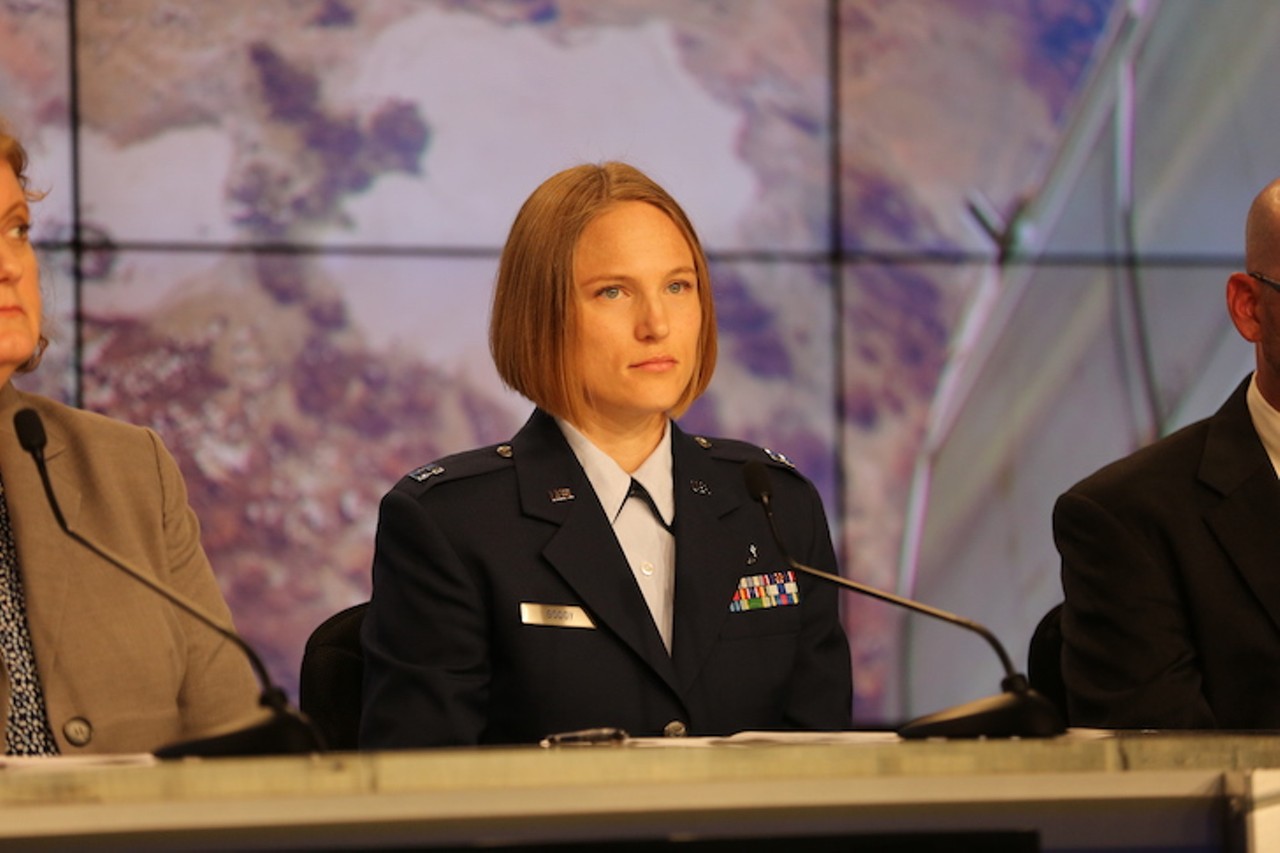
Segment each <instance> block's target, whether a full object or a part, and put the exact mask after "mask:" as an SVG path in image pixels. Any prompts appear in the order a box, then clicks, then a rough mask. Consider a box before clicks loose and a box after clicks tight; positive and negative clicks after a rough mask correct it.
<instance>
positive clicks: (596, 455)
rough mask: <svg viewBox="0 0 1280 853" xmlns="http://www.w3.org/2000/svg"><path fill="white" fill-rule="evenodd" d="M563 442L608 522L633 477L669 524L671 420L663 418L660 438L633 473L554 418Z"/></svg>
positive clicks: (671, 518)
mask: <svg viewBox="0 0 1280 853" xmlns="http://www.w3.org/2000/svg"><path fill="white" fill-rule="evenodd" d="M556 423H557V424H558V425H559V426H560V431H561V432H562V433H564V438H565V441H567V442H569V447H570V449H571V450H573V455H574V456H576V457H577V458H578V464H579V465H581V466H582V470H583V471H584V472H585V473H586V475H587V479H588V480H589V481H590V482H591V488H592V489H594V490H595V493H596V497H598V498H599V499H600V506H602V507H603V508H604V511H605V515H607V516H608V517H609V521H610V522H611V523H612V522H613V521H615V520H616V519H617V517H618V513H619V512H621V511H622V504H623V503H624V502H625V501H626V500H627V493H628V492H629V491H630V490H631V479H632V478H633V477H634V478H635V479H636V480H637V481H639V483H640V485H642V486H644V487H645V490H646V491H648V492H649V496H650V497H652V498H653V502H654V504H655V505H656V506H657V507H658V512H659V513H660V514H661V515H662V520H663V521H664V522H666V524H667V525H668V526H670V525H671V524H672V523H673V521H674V520H675V515H676V506H675V487H674V485H673V482H672V468H671V422H670V421H667V422H666V424H665V425H664V427H663V430H662V439H661V440H660V441H659V442H658V446H657V447H655V448H654V449H653V452H652V453H650V454H649V456H648V457H647V458H646V459H645V460H644V462H642V463H640V467H639V468H637V469H636V470H635V473H634V474H628V473H627V472H626V471H624V470H622V466H621V465H619V464H618V463H617V462H615V461H613V457H611V456H609V454H607V453H605V452H604V451H603V450H601V449H600V448H598V447H596V446H595V444H593V443H592V442H591V439H589V438H587V437H586V436H585V435H583V434H582V432H581V431H579V430H578V429H577V428H576V427H575V426H574V425H573V424H571V423H569V422H568V421H566V420H563V419H561V418H556Z"/></svg>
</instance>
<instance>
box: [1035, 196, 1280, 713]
mask: <svg viewBox="0 0 1280 853" xmlns="http://www.w3.org/2000/svg"><path fill="white" fill-rule="evenodd" d="M1245 231H1246V234H1245V260H1246V269H1247V271H1246V272H1237V273H1234V274H1232V275H1231V277H1230V278H1229V279H1228V280H1227V288H1226V297H1227V299H1226V301H1227V310H1228V313H1229V314H1230V317H1231V320H1232V322H1233V323H1234V324H1235V327H1236V329H1237V330H1238V331H1239V332H1240V334H1241V336H1242V337H1244V339H1245V340H1246V341H1248V342H1250V343H1252V344H1253V345H1254V350H1255V353H1256V363H1257V367H1256V370H1255V372H1254V373H1253V375H1252V377H1251V378H1249V379H1246V380H1245V381H1244V382H1243V383H1241V385H1240V386H1239V387H1238V388H1237V389H1236V391H1235V392H1234V393H1233V394H1232V395H1231V396H1230V397H1229V398H1228V399H1227V401H1226V402H1225V403H1224V404H1223V405H1222V408H1220V409H1219V410H1218V412H1217V413H1216V414H1214V415H1213V416H1212V417H1210V418H1207V419H1206V420H1203V421H1200V422H1198V423H1195V424H1192V425H1190V426H1188V427H1186V428H1184V429H1182V430H1180V431H1178V432H1176V433H1174V434H1173V435H1170V436H1168V437H1167V438H1164V439H1162V440H1161V441H1158V442H1156V443H1155V444H1152V445H1151V446H1149V447H1146V448H1144V449H1142V450H1139V451H1138V452H1136V453H1134V454H1133V455H1131V456H1129V457H1127V458H1125V459H1122V460H1120V461H1118V462H1115V463H1113V464H1111V465H1108V466H1107V467H1105V468H1103V469H1102V470H1101V471H1099V472H1097V473H1096V474H1094V475H1093V476H1091V477H1089V478H1088V479H1086V480H1084V481H1083V482H1081V483H1078V484H1077V485H1075V486H1074V487H1072V488H1071V489H1070V490H1069V491H1068V492H1067V493H1066V494H1064V495H1062V496H1061V497H1060V498H1059V499H1058V502H1057V505H1056V506H1055V508H1054V514H1053V527H1054V539H1055V542H1056V544H1057V546H1058V551H1059V552H1060V554H1061V555H1062V580H1063V588H1064V590H1065V593H1066V603H1065V606H1064V608H1063V613H1062V632H1063V639H1064V647H1063V655H1062V664H1063V678H1064V680H1065V682H1066V688H1067V697H1068V708H1069V718H1070V722H1071V724H1072V725H1077V726H1097V727H1105V728H1232V729H1273V728H1276V727H1277V726H1280V479H1277V470H1278V469H1280V180H1277V181H1275V182H1272V183H1271V184H1270V185H1268V186H1267V187H1266V188H1265V189H1264V190H1263V191H1262V192H1261V193H1259V194H1258V196H1257V198H1256V199H1255V200H1254V202H1253V205H1252V207H1251V208H1250V210H1249V215H1248V221H1247V224H1246V229H1245Z"/></svg>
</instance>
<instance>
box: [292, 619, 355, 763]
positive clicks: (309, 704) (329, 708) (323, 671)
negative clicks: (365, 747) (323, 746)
mask: <svg viewBox="0 0 1280 853" xmlns="http://www.w3.org/2000/svg"><path fill="white" fill-rule="evenodd" d="M368 607H369V602H367V601H364V602H361V603H360V604H356V605H353V606H351V607H348V608H347V609H346V610H341V611H339V612H337V613H335V614H333V615H332V616H330V617H329V618H328V619H326V620H324V621H323V622H321V623H320V624H319V625H318V626H317V627H316V629H315V630H314V631H312V632H311V636H310V637H309V638H307V645H306V649H305V650H304V651H303V654H302V673H301V677H300V679H299V682H298V707H299V708H301V710H302V712H303V713H304V714H306V715H307V716H308V717H310V718H311V721H312V722H313V723H315V724H316V726H317V727H319V729H320V731H321V732H322V733H323V734H324V737H325V741H326V743H328V744H329V748H330V749H339V750H350V749H356V748H357V746H358V743H357V741H358V738H359V734H360V703H361V700H360V693H361V685H362V683H363V681H364V652H363V650H362V649H361V647H360V626H361V625H362V624H364V613H365V610H366V609H367V608H368Z"/></svg>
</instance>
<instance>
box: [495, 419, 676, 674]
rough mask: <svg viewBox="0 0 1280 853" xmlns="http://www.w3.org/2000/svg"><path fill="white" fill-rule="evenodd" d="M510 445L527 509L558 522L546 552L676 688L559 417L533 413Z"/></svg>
mask: <svg viewBox="0 0 1280 853" xmlns="http://www.w3.org/2000/svg"><path fill="white" fill-rule="evenodd" d="M512 447H513V448H514V451H515V454H514V461H515V464H516V477H517V479H518V481H519V488H520V503H521V507H522V509H523V511H524V512H525V514H526V515H530V516H533V517H535V518H541V519H544V520H546V521H550V522H552V523H554V524H557V525H559V527H560V529H559V530H558V531H557V532H556V533H555V535H554V536H552V538H551V539H550V541H549V542H548V543H547V545H546V547H545V549H544V550H543V557H545V558H546V560H547V561H548V562H549V563H550V564H551V566H552V567H553V568H554V569H555V570H556V572H557V573H559V575H560V576H561V577H562V578H563V579H564V581H565V583H567V584H569V586H571V587H572V588H573V590H574V592H575V593H577V594H578V596H579V597H580V598H581V599H582V602H583V604H585V605H586V607H587V609H588V610H589V611H590V613H591V615H592V617H593V618H595V620H596V622H597V625H598V627H599V628H601V629H602V630H607V631H610V632H612V633H613V634H615V635H616V636H617V637H618V638H619V639H620V640H621V641H622V642H623V643H625V644H626V645H627V646H628V647H629V648H631V650H632V651H634V652H635V653H636V654H637V655H639V656H640V657H641V658H642V659H643V660H644V661H646V662H647V663H648V664H649V666H651V667H652V668H653V669H654V670H655V671H656V672H657V673H658V675H659V676H661V677H662V679H663V680H664V681H666V682H667V684H668V685H669V686H671V688H672V689H673V690H676V689H677V687H676V685H677V681H676V677H675V670H674V668H673V667H672V664H671V658H670V656H669V655H668V654H667V650H666V647H665V646H664V645H663V644H662V637H661V636H660V635H659V634H658V629H657V627H656V626H655V625H654V623H653V618H652V617H651V616H650V615H649V606H648V605H647V604H646V603H645V601H644V596H643V595H641V593H640V587H639V586H637V585H636V582H635V578H634V577H633V576H632V574H631V568H630V567H629V566H628V565H627V560H626V557H625V556H624V555H623V553H622V548H621V547H620V546H619V545H618V540H617V537H615V536H614V534H613V528H612V527H611V526H610V525H609V521H608V519H607V518H606V517H605V514H604V510H603V509H601V507H600V501H599V500H598V499H597V498H596V495H595V492H594V491H592V489H591V484H590V482H589V481H588V480H587V477H586V475H585V474H584V473H583V472H582V467H581V466H580V465H579V464H578V460H577V458H576V457H575V456H574V455H573V451H572V450H571V449H569V445H568V443H567V442H565V440H564V436H563V435H562V434H561V432H560V428H559V427H558V426H557V425H556V423H555V420H554V419H553V418H552V417H551V416H550V415H547V414H546V413H545V412H541V411H539V412H535V413H534V415H533V417H531V418H530V419H529V422H528V423H527V424H526V425H525V427H524V428H523V429H522V430H521V431H520V433H519V434H518V435H517V436H516V437H515V438H514V439H513V440H512Z"/></svg>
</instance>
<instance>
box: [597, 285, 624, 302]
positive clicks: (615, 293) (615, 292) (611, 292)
mask: <svg viewBox="0 0 1280 853" xmlns="http://www.w3.org/2000/svg"><path fill="white" fill-rule="evenodd" d="M621 295H622V288H620V287H618V286H616V285H610V286H609V287H602V288H600V290H598V291H596V296H603V297H604V298H605V299H617V298H618V297H619V296H621Z"/></svg>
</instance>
